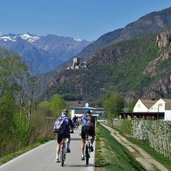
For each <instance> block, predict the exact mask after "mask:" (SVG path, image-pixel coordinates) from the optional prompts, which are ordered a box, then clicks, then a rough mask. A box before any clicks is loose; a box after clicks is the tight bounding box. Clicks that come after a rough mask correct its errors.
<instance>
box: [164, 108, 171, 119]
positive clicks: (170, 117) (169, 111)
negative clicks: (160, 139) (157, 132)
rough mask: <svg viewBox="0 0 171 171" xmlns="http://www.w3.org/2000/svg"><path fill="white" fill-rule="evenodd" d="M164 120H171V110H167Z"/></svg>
mask: <svg viewBox="0 0 171 171" xmlns="http://www.w3.org/2000/svg"><path fill="white" fill-rule="evenodd" d="M164 120H166V121H171V110H166V111H165V115H164Z"/></svg>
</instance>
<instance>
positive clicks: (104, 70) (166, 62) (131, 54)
mask: <svg viewBox="0 0 171 171" xmlns="http://www.w3.org/2000/svg"><path fill="white" fill-rule="evenodd" d="M170 28H171V8H167V9H165V10H162V11H159V12H152V13H150V14H147V15H145V16H143V17H141V18H140V19H139V20H137V21H135V22H133V23H130V24H128V25H127V26H126V27H125V28H121V29H117V30H114V31H112V32H109V33H106V34H104V35H102V36H101V37H100V38H99V39H97V40H96V41H94V42H93V43H91V44H89V45H88V46H86V47H85V48H84V49H83V50H82V51H81V52H80V53H79V54H78V55H77V57H80V59H82V60H86V63H87V67H85V68H80V69H77V70H63V71H61V72H58V73H56V74H54V78H53V79H52V80H50V82H49V83H48V85H47V86H48V88H46V91H45V92H46V94H42V98H45V96H47V95H48V96H49V97H50V96H51V95H52V94H54V93H58V94H61V95H62V96H63V97H64V98H65V99H66V100H79V101H84V102H87V101H89V102H91V103H94V104H101V101H102V99H103V97H104V96H105V95H106V94H107V93H109V92H110V91H112V90H115V91H118V92H119V93H120V94H121V95H123V96H124V97H125V99H126V101H129V100H131V99H138V98H153V99H155V98H159V97H167V98H169V97H171V67H170V64H171V62H170V61H171V30H170ZM70 65H71V64H70Z"/></svg>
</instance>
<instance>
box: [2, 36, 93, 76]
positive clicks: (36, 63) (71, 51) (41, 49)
mask: <svg viewBox="0 0 171 171" xmlns="http://www.w3.org/2000/svg"><path fill="white" fill-rule="evenodd" d="M90 43H91V42H89V41H86V40H80V39H74V38H71V37H63V36H57V35H51V34H50V35H47V36H38V35H35V34H30V33H26V34H2V33H0V47H3V48H6V49H8V50H10V51H14V52H17V53H18V54H20V55H21V56H22V57H23V59H24V60H25V61H26V62H28V63H29V65H30V63H31V65H32V67H33V72H34V73H35V74H40V73H44V72H47V71H50V70H53V69H56V68H57V67H58V66H59V65H60V64H62V63H64V62H66V61H67V60H69V59H70V58H72V57H73V56H75V55H77V54H78V53H79V52H80V51H81V50H82V49H83V48H84V47H86V46H87V45H88V44H90Z"/></svg>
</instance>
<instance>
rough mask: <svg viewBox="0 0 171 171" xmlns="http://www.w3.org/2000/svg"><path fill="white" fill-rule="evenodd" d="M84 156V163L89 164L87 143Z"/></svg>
mask: <svg viewBox="0 0 171 171" xmlns="http://www.w3.org/2000/svg"><path fill="white" fill-rule="evenodd" d="M85 156H86V165H88V164H89V158H90V156H89V149H88V145H86V149H85Z"/></svg>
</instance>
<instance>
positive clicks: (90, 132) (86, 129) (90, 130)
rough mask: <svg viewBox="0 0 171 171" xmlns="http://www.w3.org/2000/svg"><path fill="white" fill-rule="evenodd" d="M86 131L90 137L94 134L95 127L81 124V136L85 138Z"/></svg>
mask: <svg viewBox="0 0 171 171" xmlns="http://www.w3.org/2000/svg"><path fill="white" fill-rule="evenodd" d="M86 133H88V135H90V136H91V137H94V136H95V128H94V127H93V126H91V127H87V126H82V128H81V138H82V139H86V137H85V136H86Z"/></svg>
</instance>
